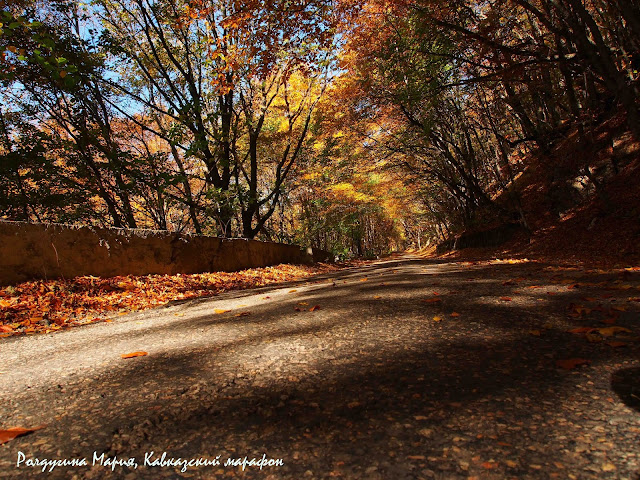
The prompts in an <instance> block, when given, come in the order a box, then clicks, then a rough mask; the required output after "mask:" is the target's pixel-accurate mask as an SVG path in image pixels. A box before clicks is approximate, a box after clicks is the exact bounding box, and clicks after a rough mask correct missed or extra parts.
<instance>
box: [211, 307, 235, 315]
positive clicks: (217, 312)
mask: <svg viewBox="0 0 640 480" xmlns="http://www.w3.org/2000/svg"><path fill="white" fill-rule="evenodd" d="M230 311H231V310H225V309H223V308H216V309H214V310H213V312H214V313H216V314H220V313H227V312H230Z"/></svg>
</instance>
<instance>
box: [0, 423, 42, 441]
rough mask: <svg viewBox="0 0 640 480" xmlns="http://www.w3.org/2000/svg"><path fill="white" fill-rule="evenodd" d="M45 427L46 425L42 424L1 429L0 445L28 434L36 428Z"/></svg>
mask: <svg viewBox="0 0 640 480" xmlns="http://www.w3.org/2000/svg"><path fill="white" fill-rule="evenodd" d="M44 427H45V425H40V426H39V427H34V428H21V427H11V428H8V429H6V430H0V445H2V444H3V443H7V442H8V441H10V440H13V439H14V438H16V437H21V436H23V435H28V434H29V433H31V432H35V431H36V430H41V429H43V428H44Z"/></svg>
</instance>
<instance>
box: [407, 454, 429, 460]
mask: <svg viewBox="0 0 640 480" xmlns="http://www.w3.org/2000/svg"><path fill="white" fill-rule="evenodd" d="M407 458H408V459H409V460H425V459H426V457H425V456H424V455H407Z"/></svg>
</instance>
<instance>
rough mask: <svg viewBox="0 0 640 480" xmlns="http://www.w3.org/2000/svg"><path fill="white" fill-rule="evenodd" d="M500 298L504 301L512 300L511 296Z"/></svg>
mask: <svg viewBox="0 0 640 480" xmlns="http://www.w3.org/2000/svg"><path fill="white" fill-rule="evenodd" d="M500 300H502V301H503V302H510V301H511V297H500Z"/></svg>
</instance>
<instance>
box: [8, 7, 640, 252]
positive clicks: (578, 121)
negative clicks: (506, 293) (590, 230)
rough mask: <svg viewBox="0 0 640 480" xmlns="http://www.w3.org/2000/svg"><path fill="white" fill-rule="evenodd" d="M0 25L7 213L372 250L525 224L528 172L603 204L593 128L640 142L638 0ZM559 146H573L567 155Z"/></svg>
mask: <svg viewBox="0 0 640 480" xmlns="http://www.w3.org/2000/svg"><path fill="white" fill-rule="evenodd" d="M0 15H1V19H0V21H1V24H2V25H1V26H0V82H2V87H3V93H2V94H1V95H2V104H3V105H4V106H3V107H2V109H1V111H0V138H1V142H0V170H1V171H2V175H1V176H0V188H2V195H1V196H0V218H4V219H9V220H23V221H40V222H66V223H91V224H96V225H103V226H116V227H128V228H140V227H142V228H154V229H163V230H174V231H185V232H194V233H205V234H213V235H220V236H227V237H231V236H243V237H246V238H262V239H266V240H277V241H287V242H299V243H303V244H308V245H313V246H316V247H320V248H324V249H327V250H331V251H333V252H334V253H336V254H339V255H344V256H349V255H354V254H357V255H379V254H382V253H385V252H388V251H390V250H393V249H400V248H404V247H406V246H409V245H413V246H416V247H419V246H421V245H424V243H426V242H432V241H440V240H443V239H445V238H447V237H449V236H450V235H451V234H452V233H455V232H459V231H461V230H462V229H467V228H473V227H477V226H478V225H479V224H482V223H491V222H493V221H500V222H505V221H509V222H518V223H520V224H521V225H522V226H523V227H524V228H525V229H529V228H531V218H530V217H531V215H532V213H531V212H530V211H528V210H527V208H526V206H524V204H523V200H522V196H523V191H522V185H521V182H519V180H518V179H519V178H522V177H523V176H526V175H537V176H538V177H539V178H538V180H539V183H540V184H541V185H542V188H543V190H544V192H545V195H546V197H545V198H546V201H548V206H549V208H550V209H551V210H553V211H555V212H556V213H558V214H561V213H562V211H563V210H564V209H566V206H567V198H574V197H575V195H576V191H577V190H576V189H575V188H574V189H572V188H573V187H571V185H572V182H573V183H575V182H576V181H579V182H582V185H583V186H584V188H581V189H578V190H579V193H580V192H582V193H580V195H586V194H588V192H592V193H593V195H600V196H602V197H603V198H605V197H606V194H605V193H603V192H604V184H605V183H606V182H607V181H608V179H609V178H611V176H612V175H615V174H616V173H618V171H619V169H620V168H621V165H620V163H619V159H617V158H614V159H613V160H611V162H610V164H609V165H601V164H595V163H594V161H593V155H590V154H589V152H592V151H593V149H592V146H593V145H594V142H595V141H596V139H594V135H593V131H594V128H595V127H596V126H597V125H598V124H600V123H602V122H603V121H605V120H607V119H610V118H614V117H616V118H621V119H622V122H623V125H624V129H626V130H628V131H629V132H630V133H631V135H633V136H635V138H636V139H639V138H640V130H639V128H640V127H638V125H640V123H639V122H640V118H639V116H638V93H639V88H638V86H639V73H638V70H640V7H638V6H637V5H636V4H635V3H634V2H632V1H630V0H615V1H608V2H605V1H600V0H587V1H582V0H581V1H578V0H567V1H556V0H499V1H498V0H491V1H467V0H446V1H437V2H436V1H432V0H412V1H409V0H332V1H329V2H327V1H320V0H269V1H257V0H256V1H254V0H250V1H242V2H238V1H235V0H92V1H90V2H78V1H76V0H56V1H47V2H45V1H40V0H20V1H14V2H11V3H10V4H9V5H7V4H5V5H4V6H3V8H2V12H0ZM568 136H573V137H572V138H574V137H575V143H576V144H577V145H579V148H580V149H582V151H583V152H585V154H584V155H579V156H576V158H570V159H562V160H559V159H558V158H557V155H556V154H555V153H554V149H555V148H556V147H557V145H558V144H559V143H560V142H561V141H562V140H563V139H566V138H567V137H568ZM590 149H591V150H590ZM577 157H579V158H577ZM612 158H613V157H612ZM534 159H535V160H534ZM541 165H542V166H545V168H544V169H540V168H539V167H540V166H541ZM541 172H542V173H541ZM584 192H587V193H584ZM572 201H574V202H575V201H576V200H575V198H574V200H572Z"/></svg>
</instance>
